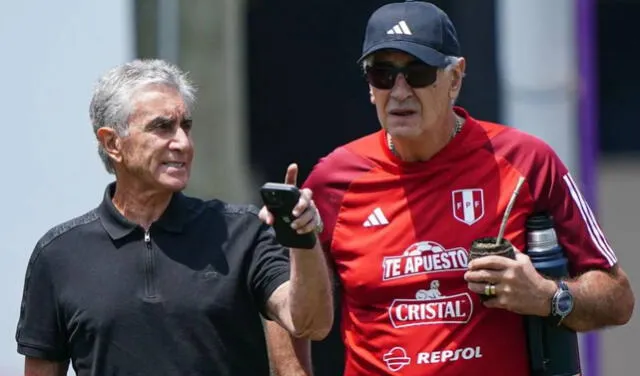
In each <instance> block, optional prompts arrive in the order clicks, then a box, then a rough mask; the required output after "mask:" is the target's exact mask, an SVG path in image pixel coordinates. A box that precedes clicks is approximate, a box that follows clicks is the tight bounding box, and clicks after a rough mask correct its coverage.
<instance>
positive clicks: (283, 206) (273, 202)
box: [260, 183, 316, 249]
mask: <svg viewBox="0 0 640 376" xmlns="http://www.w3.org/2000/svg"><path fill="white" fill-rule="evenodd" d="M260 195H261V196H262V202H263V203H264V205H265V206H266V207H267V209H269V211H270V212H271V214H273V217H274V223H273V229H274V230H275V232H276V239H277V240H278V243H280V244H282V245H283V246H285V247H289V248H302V249H311V248H313V246H314V245H315V244H316V235H315V233H313V232H309V233H306V234H298V233H297V232H296V230H294V229H292V228H291V222H293V221H294V220H295V219H296V218H295V217H294V216H293V213H292V211H293V208H294V207H295V206H296V204H297V203H298V200H300V190H298V188H297V187H296V186H294V185H290V184H282V183H265V184H264V185H263V186H262V187H261V188H260Z"/></svg>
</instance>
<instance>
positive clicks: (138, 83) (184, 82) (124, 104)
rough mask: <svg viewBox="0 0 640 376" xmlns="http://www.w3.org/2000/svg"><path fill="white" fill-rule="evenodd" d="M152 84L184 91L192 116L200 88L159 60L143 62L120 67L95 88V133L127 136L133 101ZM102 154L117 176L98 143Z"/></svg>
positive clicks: (92, 112) (91, 111) (92, 109)
mask: <svg viewBox="0 0 640 376" xmlns="http://www.w3.org/2000/svg"><path fill="white" fill-rule="evenodd" d="M149 85H161V86H167V87H171V88H174V89H176V90H177V91H179V92H180V94H181V96H182V99H183V100H184V102H185V105H186V107H187V112H188V113H191V110H192V107H193V105H194V103H195V92H196V89H195V87H194V86H193V84H192V83H191V82H190V80H189V79H188V77H187V74H186V73H184V72H182V71H181V70H180V69H179V68H178V67H176V66H175V65H172V64H170V63H168V62H166V61H163V60H158V59H139V60H134V61H132V62H129V63H125V64H122V65H119V66H117V67H115V68H113V69H111V70H109V71H108V72H107V73H105V75H104V76H102V77H101V78H100V80H98V83H97V85H96V86H95V89H94V92H93V97H92V99H91V104H90V106H89V117H90V118H91V124H92V125H93V133H94V134H96V135H97V133H98V129H100V128H102V127H107V128H112V129H114V130H115V131H116V132H117V134H118V135H119V136H126V135H127V132H128V128H129V118H130V116H131V111H132V109H131V100H132V97H133V95H134V94H135V93H136V92H137V91H138V90H140V89H143V88H144V87H146V86H149ZM98 154H99V155H100V159H102V162H103V163H104V166H105V168H106V169H107V172H109V173H114V169H113V165H112V164H111V160H110V159H109V156H108V155H107V153H106V152H105V150H104V148H103V147H102V145H101V144H100V143H98Z"/></svg>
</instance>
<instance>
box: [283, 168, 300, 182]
mask: <svg viewBox="0 0 640 376" xmlns="http://www.w3.org/2000/svg"><path fill="white" fill-rule="evenodd" d="M284 183H285V184H289V185H297V184H298V165H297V164H295V163H292V164H290V165H289V167H287V173H286V175H285V176H284Z"/></svg>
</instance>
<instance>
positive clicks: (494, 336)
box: [305, 107, 617, 376]
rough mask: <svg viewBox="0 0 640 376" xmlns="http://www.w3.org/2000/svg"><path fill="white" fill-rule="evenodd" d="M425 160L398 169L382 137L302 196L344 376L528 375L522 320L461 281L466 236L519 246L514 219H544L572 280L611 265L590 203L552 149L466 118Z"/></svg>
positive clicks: (326, 164)
mask: <svg viewBox="0 0 640 376" xmlns="http://www.w3.org/2000/svg"><path fill="white" fill-rule="evenodd" d="M456 112H457V113H458V114H459V115H460V116H463V117H464V118H465V119H466V120H465V123H464V126H463V128H462V130H461V132H460V133H459V134H458V135H457V136H456V137H454V138H453V139H452V140H451V142H450V143H449V144H448V145H447V146H446V147H445V148H444V149H442V150H441V151H440V152H439V153H437V154H436V155H435V156H434V157H433V158H431V159H430V160H429V161H426V162H412V163H407V162H403V161H401V160H399V159H398V158H396V157H395V156H394V155H393V154H392V153H391V152H390V151H389V149H388V147H387V145H386V138H385V133H384V132H383V131H379V132H376V133H374V134H371V135H368V136H365V137H363V138H360V139H358V140H356V141H353V142H351V143H349V144H347V145H345V146H342V147H339V148H337V149H336V150H334V151H333V152H332V153H331V154H329V155H328V156H326V157H325V158H323V159H321V160H320V162H319V163H318V164H317V165H316V166H315V167H314V169H313V171H312V173H311V175H310V176H309V178H308V179H307V181H306V182H305V186H306V187H308V188H311V189H312V190H313V192H314V199H315V202H316V204H317V205H318V208H319V210H320V213H321V216H322V218H323V221H324V224H325V229H324V231H323V233H322V234H321V240H322V242H323V244H324V246H325V249H326V250H327V251H328V252H329V253H330V258H331V260H332V262H333V264H334V267H335V269H336V273H337V275H338V276H339V279H340V285H341V286H342V301H341V302H340V304H341V306H342V308H341V309H342V314H341V316H342V317H341V331H342V339H343V341H344V344H345V348H346V354H345V362H346V365H345V373H344V375H345V376H356V375H358V376H360V375H420V376H428V375H438V376H459V375H471V374H473V375H507V374H508V375H528V373H529V371H528V357H527V349H526V340H525V332H524V327H523V321H522V316H519V315H517V314H514V313H511V312H508V311H506V310H501V309H490V308H486V307H484V306H483V305H482V304H481V302H480V300H479V298H478V296H477V295H476V294H475V293H473V292H471V291H470V290H469V289H468V288H467V283H466V282H465V281H464V279H463V275H464V272H465V270H466V267H467V263H468V254H469V247H470V245H471V242H472V241H473V240H474V239H477V238H481V237H487V236H497V234H498V231H499V226H500V222H501V220H502V216H503V213H504V211H505V209H506V206H507V202H508V201H509V198H510V196H511V194H512V192H513V190H514V188H515V185H516V182H517V180H518V178H519V177H520V176H523V177H525V178H526V181H525V183H524V185H523V187H522V189H521V191H520V195H519V196H518V198H517V201H516V203H515V205H514V208H513V211H512V212H511V216H510V218H509V221H508V225H507V227H506V231H505V237H506V238H507V239H509V240H510V241H511V242H512V243H513V244H514V245H515V246H516V247H517V248H519V249H524V248H525V241H526V239H525V220H526V218H527V217H528V216H529V215H531V214H533V213H535V212H542V211H546V212H548V213H550V214H551V215H553V217H554V220H555V228H556V232H557V234H558V239H559V241H560V243H561V245H562V246H563V248H564V250H565V252H566V256H567V258H568V259H569V263H570V270H571V273H572V274H574V275H576V274H579V273H581V272H585V271H587V270H589V269H593V268H599V269H609V268H611V267H612V266H613V265H614V264H616V263H617V259H616V256H615V254H614V252H613V251H612V249H611V247H610V246H609V244H608V243H607V240H606V239H605V237H604V235H603V233H602V230H601V228H600V226H599V225H598V223H597V221H596V219H595V217H594V215H593V213H592V211H591V209H590V208H589V205H588V204H587V202H586V201H585V200H584V198H583V196H582V195H581V193H580V190H579V189H578V186H577V184H576V182H575V181H574V179H573V178H572V177H571V175H570V174H569V172H568V171H567V168H566V167H565V166H564V164H563V163H562V162H561V161H560V160H559V158H558V157H557V156H556V154H555V153H554V152H553V150H552V149H551V148H550V147H549V146H548V145H547V144H545V143H544V142H542V141H541V140H539V139H537V138H535V137H533V136H531V135H528V134H525V133H523V132H521V131H519V130H517V129H514V128H509V127H505V126H502V125H498V124H493V123H489V122H484V121H478V120H475V119H473V118H472V117H470V116H469V115H468V114H467V113H466V111H464V110H463V109H462V108H459V107H457V108H456Z"/></svg>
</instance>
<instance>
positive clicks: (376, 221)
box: [362, 208, 389, 227]
mask: <svg viewBox="0 0 640 376" xmlns="http://www.w3.org/2000/svg"><path fill="white" fill-rule="evenodd" d="M388 224H389V220H387V217H385V216H384V213H383V212H382V209H380V208H375V209H374V210H373V212H372V213H371V214H369V216H368V217H367V220H366V221H364V223H363V224H362V225H363V226H364V227H372V226H384V225H388Z"/></svg>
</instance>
